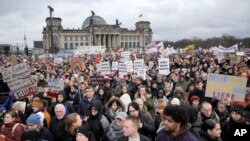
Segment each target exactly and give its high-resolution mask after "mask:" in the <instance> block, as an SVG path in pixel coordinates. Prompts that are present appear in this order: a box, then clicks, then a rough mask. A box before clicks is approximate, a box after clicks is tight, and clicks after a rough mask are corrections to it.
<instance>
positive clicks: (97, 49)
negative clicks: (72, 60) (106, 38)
mask: <svg viewBox="0 0 250 141" xmlns="http://www.w3.org/2000/svg"><path fill="white" fill-rule="evenodd" d="M99 53H101V54H104V53H105V46H78V47H77V48H76V50H75V52H74V54H80V55H84V54H88V55H89V54H99Z"/></svg>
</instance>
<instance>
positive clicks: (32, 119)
mask: <svg viewBox="0 0 250 141" xmlns="http://www.w3.org/2000/svg"><path fill="white" fill-rule="evenodd" d="M40 119H41V117H40V116H39V115H38V114H31V115H30V116H29V117H28V118H27V120H26V123H27V124H36V125H40V123H41V121H40Z"/></svg>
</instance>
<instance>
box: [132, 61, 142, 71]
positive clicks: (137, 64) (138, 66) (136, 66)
mask: <svg viewBox="0 0 250 141" xmlns="http://www.w3.org/2000/svg"><path fill="white" fill-rule="evenodd" d="M143 67H144V60H143V59H137V60H134V71H137V70H138V69H143Z"/></svg>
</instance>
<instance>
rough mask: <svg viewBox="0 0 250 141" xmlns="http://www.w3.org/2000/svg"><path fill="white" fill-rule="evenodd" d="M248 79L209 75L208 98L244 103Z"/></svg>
mask: <svg viewBox="0 0 250 141" xmlns="http://www.w3.org/2000/svg"><path fill="white" fill-rule="evenodd" d="M246 84H247V79H246V78H245V77H237V76H229V75H221V74H213V73H209V74H208V77H207V86H206V94H205V95H206V97H212V98H215V99H230V100H232V101H244V98H245V94H246Z"/></svg>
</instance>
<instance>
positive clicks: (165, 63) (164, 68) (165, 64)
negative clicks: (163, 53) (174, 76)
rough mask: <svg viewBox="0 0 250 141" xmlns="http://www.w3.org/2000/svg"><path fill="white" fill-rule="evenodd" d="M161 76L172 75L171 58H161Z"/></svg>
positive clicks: (159, 61) (159, 62)
mask: <svg viewBox="0 0 250 141" xmlns="http://www.w3.org/2000/svg"><path fill="white" fill-rule="evenodd" d="M158 64H159V66H158V68H159V74H163V75H168V74H169V73H170V69H169V68H170V67H169V58H159V60H158Z"/></svg>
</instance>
